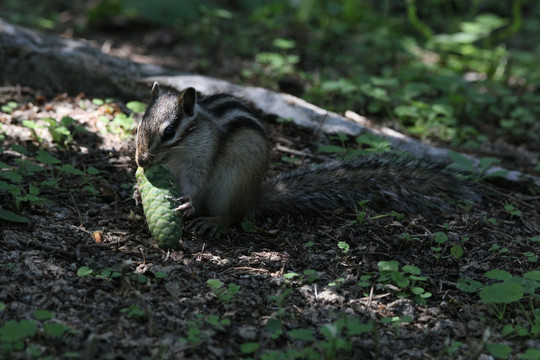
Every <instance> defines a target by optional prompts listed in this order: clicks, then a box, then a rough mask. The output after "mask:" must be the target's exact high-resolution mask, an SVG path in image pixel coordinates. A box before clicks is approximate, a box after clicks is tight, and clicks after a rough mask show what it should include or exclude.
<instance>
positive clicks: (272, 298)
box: [268, 289, 293, 318]
mask: <svg viewBox="0 0 540 360" xmlns="http://www.w3.org/2000/svg"><path fill="white" fill-rule="evenodd" d="M292 291H293V290H292V289H285V290H283V291H282V292H281V293H279V294H277V295H268V301H269V302H272V303H275V304H276V306H277V309H278V317H279V318H282V317H283V315H284V314H285V306H284V302H285V298H287V296H289V295H290V294H291V293H292Z"/></svg>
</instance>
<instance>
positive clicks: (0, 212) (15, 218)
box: [0, 209, 30, 224]
mask: <svg viewBox="0 0 540 360" xmlns="http://www.w3.org/2000/svg"><path fill="white" fill-rule="evenodd" d="M0 219H2V220H7V221H11V222H15V223H23V224H26V223H28V222H29V221H30V220H29V219H28V218H25V217H24V216H20V215H17V214H15V213H14V212H12V211H9V210H6V209H0Z"/></svg>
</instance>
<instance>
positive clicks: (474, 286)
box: [456, 279, 483, 293]
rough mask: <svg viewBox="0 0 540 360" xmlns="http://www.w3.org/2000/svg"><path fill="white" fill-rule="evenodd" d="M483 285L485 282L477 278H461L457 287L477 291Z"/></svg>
mask: <svg viewBox="0 0 540 360" xmlns="http://www.w3.org/2000/svg"><path fill="white" fill-rule="evenodd" d="M482 286H483V284H482V283H481V282H479V281H476V280H471V279H459V280H458V284H457V286H456V287H457V288H458V289H459V290H461V291H465V292H468V293H473V292H476V290H478V289H480V288H481V287H482Z"/></svg>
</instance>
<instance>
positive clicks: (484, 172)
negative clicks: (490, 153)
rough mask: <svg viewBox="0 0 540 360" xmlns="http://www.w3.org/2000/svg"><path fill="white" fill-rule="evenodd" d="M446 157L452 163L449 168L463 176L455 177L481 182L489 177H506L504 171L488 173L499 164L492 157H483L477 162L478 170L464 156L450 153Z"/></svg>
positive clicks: (506, 173) (497, 160)
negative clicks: (458, 171) (461, 172)
mask: <svg viewBox="0 0 540 360" xmlns="http://www.w3.org/2000/svg"><path fill="white" fill-rule="evenodd" d="M448 156H449V157H450V159H451V160H452V161H454V162H453V163H452V164H451V165H450V166H449V167H450V168H455V169H458V170H461V171H463V172H464V173H463V174H457V176H462V177H464V178H472V179H474V180H475V181H481V180H484V179H487V178H490V177H503V178H504V177H506V176H507V175H508V171H506V170H496V171H489V169H490V168H491V167H492V166H493V165H495V164H498V163H500V162H501V160H500V159H497V158H493V157H483V158H481V159H480V160H479V167H478V170H477V168H476V166H474V164H473V162H472V161H471V160H470V159H469V158H467V157H465V156H464V155H462V154H460V153H457V152H454V151H451V152H449V153H448Z"/></svg>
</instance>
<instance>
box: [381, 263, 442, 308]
mask: <svg viewBox="0 0 540 360" xmlns="http://www.w3.org/2000/svg"><path fill="white" fill-rule="evenodd" d="M377 265H378V268H379V276H378V278H377V281H378V282H379V283H381V284H383V285H382V286H383V287H384V288H386V289H388V290H390V291H393V292H396V293H397V296H398V298H404V297H407V295H408V294H412V295H413V296H414V301H415V302H416V303H417V304H420V305H425V304H426V299H428V298H430V297H431V295H432V294H431V293H430V292H428V291H426V290H425V289H424V288H423V287H421V286H419V285H421V284H422V283H423V282H425V281H426V280H427V277H425V276H421V275H420V274H421V270H420V268H418V267H417V266H414V265H404V266H402V267H401V271H400V264H399V262H398V261H396V260H390V261H381V262H379V263H378V264H377Z"/></svg>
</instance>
